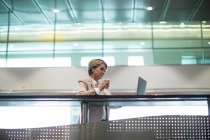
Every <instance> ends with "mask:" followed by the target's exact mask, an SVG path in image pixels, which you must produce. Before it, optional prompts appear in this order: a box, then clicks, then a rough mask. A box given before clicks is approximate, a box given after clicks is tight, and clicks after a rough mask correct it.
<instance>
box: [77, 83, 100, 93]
mask: <svg viewBox="0 0 210 140" xmlns="http://www.w3.org/2000/svg"><path fill="white" fill-rule="evenodd" d="M77 94H78V95H96V92H95V90H94V89H90V90H88V87H87V85H86V84H85V83H84V82H79V88H78V91H77Z"/></svg>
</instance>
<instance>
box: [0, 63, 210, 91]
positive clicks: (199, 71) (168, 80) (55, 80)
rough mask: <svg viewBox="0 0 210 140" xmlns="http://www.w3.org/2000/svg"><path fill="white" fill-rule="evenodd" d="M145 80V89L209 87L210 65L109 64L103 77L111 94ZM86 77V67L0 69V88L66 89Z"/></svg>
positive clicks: (17, 89) (20, 89)
mask: <svg viewBox="0 0 210 140" xmlns="http://www.w3.org/2000/svg"><path fill="white" fill-rule="evenodd" d="M138 76H141V77H142V78H144V79H146V80H147V81H148V84H147V91H148V92H153V91H171V90H193V89H196V90H199V91H202V90H205V91H206V90H207V91H209V89H210V65H186V66H181V65H164V66H140V67H126V66H118V67H109V69H108V71H107V73H106V75H105V78H109V79H110V80H111V86H110V88H111V90H112V91H113V92H114V93H119V92H130V93H134V92H135V91H136V88H137V78H138ZM85 77H87V68H84V67H72V68H1V69H0V90H1V91H2V92H4V91H22V90H23V91H40V90H41V91H69V92H74V91H75V90H76V89H77V81H78V80H79V79H83V78H85Z"/></svg>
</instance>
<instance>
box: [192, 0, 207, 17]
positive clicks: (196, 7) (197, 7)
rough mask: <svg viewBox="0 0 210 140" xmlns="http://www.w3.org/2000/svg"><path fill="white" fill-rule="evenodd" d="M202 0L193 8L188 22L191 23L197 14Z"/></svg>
mask: <svg viewBox="0 0 210 140" xmlns="http://www.w3.org/2000/svg"><path fill="white" fill-rule="evenodd" d="M203 1H204V0H199V1H198V2H197V4H196V6H195V8H194V9H193V11H192V14H191V15H190V17H189V21H192V20H193V19H194V17H195V15H196V14H197V12H198V10H199V9H200V7H201V5H202V4H203Z"/></svg>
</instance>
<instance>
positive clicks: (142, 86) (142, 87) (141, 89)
mask: <svg viewBox="0 0 210 140" xmlns="http://www.w3.org/2000/svg"><path fill="white" fill-rule="evenodd" d="M146 86H147V81H146V80H144V79H143V78H141V77H138V85H137V95H146Z"/></svg>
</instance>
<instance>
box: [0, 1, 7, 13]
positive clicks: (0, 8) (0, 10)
mask: <svg viewBox="0 0 210 140" xmlns="http://www.w3.org/2000/svg"><path fill="white" fill-rule="evenodd" d="M8 11H9V10H8V9H7V8H6V7H5V5H4V4H3V3H2V2H1V1H0V13H5V12H8Z"/></svg>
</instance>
